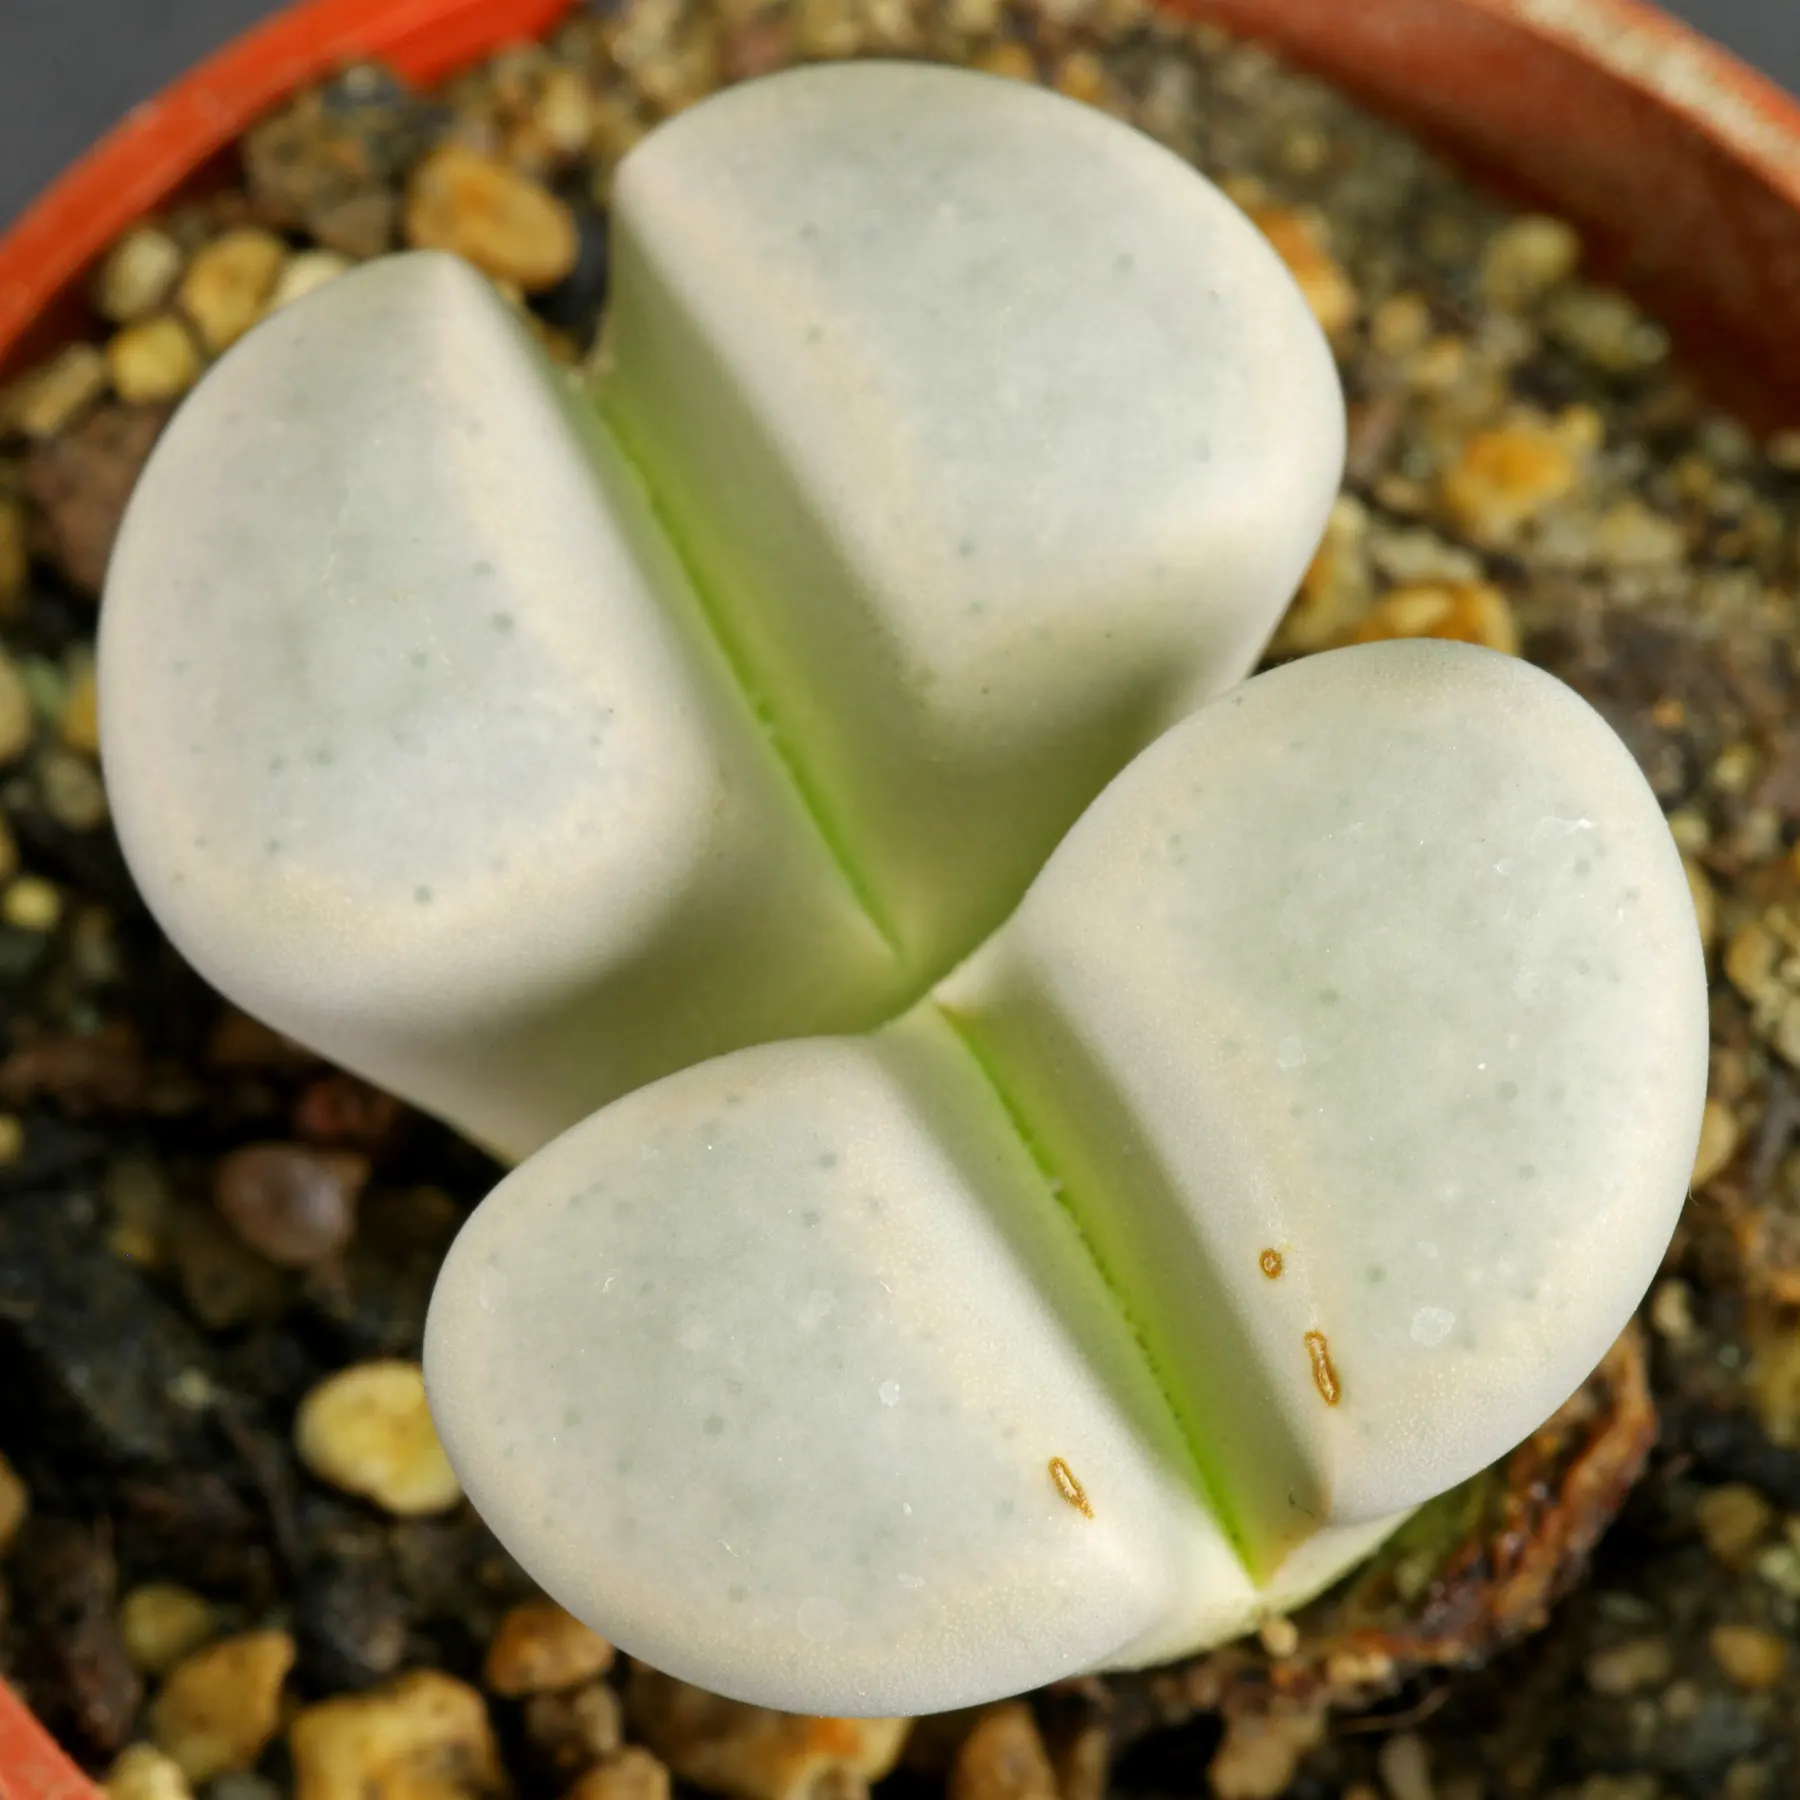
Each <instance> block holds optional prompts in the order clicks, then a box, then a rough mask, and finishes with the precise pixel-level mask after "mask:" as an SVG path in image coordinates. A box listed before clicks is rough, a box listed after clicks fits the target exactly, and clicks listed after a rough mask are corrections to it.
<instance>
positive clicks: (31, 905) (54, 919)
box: [0, 875, 63, 937]
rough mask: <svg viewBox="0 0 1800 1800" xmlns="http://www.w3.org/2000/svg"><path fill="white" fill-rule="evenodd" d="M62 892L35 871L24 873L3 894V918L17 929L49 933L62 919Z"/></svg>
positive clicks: (0, 905)
mask: <svg viewBox="0 0 1800 1800" xmlns="http://www.w3.org/2000/svg"><path fill="white" fill-rule="evenodd" d="M62 916H63V901H62V895H61V894H60V893H59V892H58V891H57V890H56V889H55V888H54V887H53V886H52V885H51V884H50V883H49V882H47V881H45V880H42V879H41V878H40V877H38V876H36V875H21V876H20V877H19V878H18V879H17V880H16V881H13V882H9V883H8V884H7V888H6V892H5V893H4V894H0V920H4V921H5V922H6V923H7V924H8V925H10V926H12V927H13V929H14V930H15V931H34V932H37V933H39V934H40V935H42V936H44V937H48V936H49V935H50V933H51V932H53V931H54V930H55V929H56V928H57V926H59V925H60V924H61V923H62Z"/></svg>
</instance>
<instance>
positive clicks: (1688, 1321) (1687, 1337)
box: [1650, 1276, 1699, 1344]
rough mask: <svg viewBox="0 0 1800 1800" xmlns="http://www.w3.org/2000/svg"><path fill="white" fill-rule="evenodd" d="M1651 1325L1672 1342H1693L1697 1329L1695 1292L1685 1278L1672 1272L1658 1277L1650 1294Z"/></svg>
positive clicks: (1658, 1334) (1661, 1336)
mask: <svg viewBox="0 0 1800 1800" xmlns="http://www.w3.org/2000/svg"><path fill="white" fill-rule="evenodd" d="M1650 1327H1651V1329H1652V1330H1653V1331H1654V1332H1655V1333H1656V1335H1657V1336H1658V1337H1659V1338H1663V1339H1666V1340H1667V1341H1668V1342H1669V1343H1671V1344H1688V1343H1692V1342H1693V1340H1694V1337H1695V1335H1696V1333H1697V1331H1698V1329H1699V1328H1698V1327H1697V1326H1696V1325H1695V1323H1694V1294H1693V1290H1692V1289H1691V1288H1690V1287H1689V1286H1688V1284H1687V1283H1686V1282H1685V1281H1682V1280H1680V1279H1678V1278H1676V1277H1674V1276H1671V1277H1670V1278H1669V1279H1668V1280H1667V1281H1659V1282H1658V1283H1657V1284H1656V1287H1655V1290H1654V1291H1653V1292H1652V1294H1651V1296H1650Z"/></svg>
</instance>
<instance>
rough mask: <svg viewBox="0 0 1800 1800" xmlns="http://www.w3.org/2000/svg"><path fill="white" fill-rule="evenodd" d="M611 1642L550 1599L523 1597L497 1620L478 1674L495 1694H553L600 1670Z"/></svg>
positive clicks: (514, 1696)
mask: <svg viewBox="0 0 1800 1800" xmlns="http://www.w3.org/2000/svg"><path fill="white" fill-rule="evenodd" d="M612 1663H613V1647H612V1645H611V1644H609V1643H608V1642H607V1641H606V1639H605V1638H603V1637H602V1636H601V1635H600V1634H599V1632H597V1631H593V1630H591V1629H589V1627H588V1626H586V1625H583V1624H582V1622H581V1621H580V1620H579V1619H577V1618H574V1617H572V1616H571V1615H570V1614H568V1613H566V1612H564V1611H563V1609H562V1608H561V1607H560V1606H558V1605H557V1604H556V1603H555V1601H553V1600H527V1601H524V1602H523V1603H521V1604H520V1605H518V1606H515V1607H513V1608H512V1609H511V1611H509V1612H508V1613H507V1614H506V1616H505V1617H504V1618H503V1619H502V1620H501V1621H500V1625H499V1628H498V1629H497V1630H496V1631H495V1633H494V1636H493V1639H492V1641H491V1642H490V1643H489V1644H488V1649H487V1657H486V1660H485V1661H484V1662H483V1664H482V1669H481V1678H482V1680H483V1681H484V1682H485V1683H486V1684H487V1686H488V1687H490V1688H491V1689H492V1690H493V1691H494V1692H495V1693H496V1694H504V1695H506V1696H507V1698H508V1699H517V1698H518V1697H519V1696H520V1695H522V1694H547V1693H555V1692H556V1691H557V1690H558V1689H560V1688H572V1687H579V1686H580V1685H581V1683H582V1682H584V1681H589V1680H591V1679H592V1678H593V1677H594V1676H596V1675H604V1674H605V1673H606V1671H607V1670H608V1669H610V1668H611V1667H612Z"/></svg>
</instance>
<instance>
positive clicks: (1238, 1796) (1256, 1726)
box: [1207, 1706, 1325, 1800]
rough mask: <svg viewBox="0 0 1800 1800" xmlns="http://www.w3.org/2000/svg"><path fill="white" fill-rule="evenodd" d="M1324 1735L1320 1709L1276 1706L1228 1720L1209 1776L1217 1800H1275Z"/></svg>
mask: <svg viewBox="0 0 1800 1800" xmlns="http://www.w3.org/2000/svg"><path fill="white" fill-rule="evenodd" d="M1324 1735H1325V1714H1324V1711H1323V1709H1322V1708H1314V1707H1300V1708H1296V1707H1284V1706H1277V1707H1275V1708H1272V1709H1271V1710H1270V1711H1268V1712H1252V1713H1240V1714H1237V1715H1235V1716H1233V1717H1231V1718H1228V1719H1227V1720H1226V1722H1225V1741H1224V1742H1223V1743H1222V1744H1220V1746H1219V1748H1218V1750H1217V1751H1216V1752H1215V1753H1214V1755H1213V1759H1212V1762H1211V1764H1210V1765H1209V1766H1208V1768H1207V1775H1208V1777H1209V1778H1210V1779H1211V1782H1212V1791H1213V1793H1214V1795H1216V1796H1217V1800H1277V1796H1278V1795H1281V1794H1285V1793H1286V1792H1287V1791H1288V1788H1289V1787H1290V1786H1291V1785H1292V1784H1293V1780H1294V1776H1295V1774H1296V1773H1297V1772H1298V1770H1299V1767H1300V1759H1301V1757H1303V1756H1304V1755H1305V1754H1306V1753H1307V1751H1309V1750H1310V1749H1312V1748H1313V1746H1314V1745H1315V1744H1317V1743H1318V1742H1319V1740H1320V1739H1321V1738H1322V1737H1324Z"/></svg>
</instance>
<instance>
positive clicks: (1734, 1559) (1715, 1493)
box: [1694, 1481, 1775, 1569]
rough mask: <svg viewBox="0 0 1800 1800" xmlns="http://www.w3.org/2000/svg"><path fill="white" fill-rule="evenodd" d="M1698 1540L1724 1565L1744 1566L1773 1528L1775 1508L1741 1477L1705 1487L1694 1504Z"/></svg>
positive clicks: (1751, 1560) (1749, 1562)
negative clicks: (1698, 1530) (1742, 1480)
mask: <svg viewBox="0 0 1800 1800" xmlns="http://www.w3.org/2000/svg"><path fill="white" fill-rule="evenodd" d="M1694 1523H1695V1524H1696V1525H1698V1526H1699V1528H1700V1537H1701V1541H1702V1542H1703V1543H1704V1544H1705V1545H1706V1548H1707V1550H1708V1552H1709V1553H1710V1554H1711V1556H1712V1557H1713V1559H1714V1560H1715V1561H1717V1562H1721V1563H1723V1564H1724V1565H1725V1566H1726V1568H1728V1569H1747V1568H1749V1567H1750V1566H1751V1564H1752V1563H1754V1562H1755V1561H1756V1553H1757V1551H1759V1550H1760V1549H1761V1548H1762V1546H1763V1544H1764V1543H1765V1542H1766V1541H1767V1539H1768V1537H1769V1535H1770V1533H1771V1532H1772V1531H1773V1530H1774V1529H1775V1509H1774V1508H1773V1507H1772V1506H1771V1505H1770V1504H1769V1503H1768V1501H1766V1500H1765V1499H1764V1498H1763V1497H1762V1495H1761V1494H1759V1493H1758V1492H1757V1491H1756V1489H1755V1488H1753V1487H1747V1486H1746V1485H1745V1484H1744V1483H1743V1482H1741V1481H1732V1482H1727V1483H1726V1484H1725V1485H1724V1486H1723V1487H1716V1488H1708V1489H1707V1490H1706V1492H1705V1493H1704V1494H1702V1495H1701V1496H1700V1500H1699V1503H1698V1505H1696V1506H1695V1508H1694Z"/></svg>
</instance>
